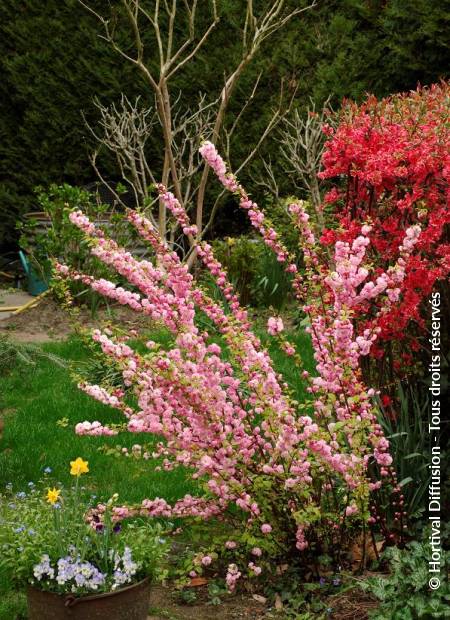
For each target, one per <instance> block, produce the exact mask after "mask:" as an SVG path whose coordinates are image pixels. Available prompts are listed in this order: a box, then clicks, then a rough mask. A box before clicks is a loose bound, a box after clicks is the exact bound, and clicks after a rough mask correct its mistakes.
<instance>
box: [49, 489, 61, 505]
mask: <svg viewBox="0 0 450 620" xmlns="http://www.w3.org/2000/svg"><path fill="white" fill-rule="evenodd" d="M60 495H61V491H60V490H59V489H55V487H53V489H48V491H47V501H48V503H49V504H56V502H57V501H58V500H59V496H60Z"/></svg>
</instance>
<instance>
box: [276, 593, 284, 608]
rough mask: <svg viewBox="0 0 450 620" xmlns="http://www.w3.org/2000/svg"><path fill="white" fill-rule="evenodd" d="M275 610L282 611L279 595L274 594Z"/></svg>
mask: <svg viewBox="0 0 450 620" xmlns="http://www.w3.org/2000/svg"><path fill="white" fill-rule="evenodd" d="M275 609H276V610H277V611H281V610H282V609H283V602H282V600H281V596H280V595H279V594H275Z"/></svg>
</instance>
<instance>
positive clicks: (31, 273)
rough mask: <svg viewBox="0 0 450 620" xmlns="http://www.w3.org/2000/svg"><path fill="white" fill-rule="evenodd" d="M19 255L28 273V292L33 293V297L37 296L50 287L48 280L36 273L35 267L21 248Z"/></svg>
mask: <svg viewBox="0 0 450 620" xmlns="http://www.w3.org/2000/svg"><path fill="white" fill-rule="evenodd" d="M19 256H20V261H21V263H22V266H23V268H24V271H25V273H26V275H27V280H28V287H27V288H28V292H29V293H30V295H33V297H37V296H38V295H40V294H41V293H43V292H44V291H46V290H47V289H48V280H47V279H45V280H43V279H42V276H41V275H40V274H37V273H36V271H35V269H34V268H33V266H32V265H30V262H29V261H28V259H27V257H26V256H25V254H24V253H23V252H22V250H19ZM45 275H46V274H45ZM44 277H45V276H44Z"/></svg>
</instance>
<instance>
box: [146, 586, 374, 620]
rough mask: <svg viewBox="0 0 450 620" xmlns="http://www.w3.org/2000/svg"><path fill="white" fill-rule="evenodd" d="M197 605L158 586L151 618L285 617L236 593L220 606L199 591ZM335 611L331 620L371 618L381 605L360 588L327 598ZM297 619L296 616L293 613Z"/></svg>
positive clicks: (252, 619) (225, 619) (223, 619)
mask: <svg viewBox="0 0 450 620" xmlns="http://www.w3.org/2000/svg"><path fill="white" fill-rule="evenodd" d="M198 597H199V601H198V602H196V603H195V604H194V605H181V604H177V602H176V600H175V596H174V592H173V591H171V590H170V588H164V587H161V586H156V587H155V588H154V589H153V590H152V595H151V602H150V606H151V609H152V611H151V615H150V616H149V617H148V620H216V619H217V618H220V620H272V619H273V620H283V619H285V618H287V617H288V616H287V614H286V612H285V611H283V609H280V610H275V609H274V608H270V607H269V606H268V605H267V604H264V603H261V602H258V601H257V600H254V599H253V598H252V597H250V596H245V595H236V596H231V597H229V598H224V599H222V603H221V605H219V606H214V605H211V604H209V603H208V601H207V597H206V593H202V592H201V591H200V592H199V593H198ZM328 601H329V603H330V607H332V609H333V611H332V612H331V613H330V615H329V616H328V618H329V620H368V617H369V616H368V613H369V612H370V611H371V610H373V609H375V608H376V606H377V604H376V602H374V600H373V599H372V598H370V596H368V595H366V594H364V593H363V592H362V591H361V590H359V589H354V590H348V591H346V592H344V593H343V594H336V595H334V596H332V597H329V599H327V603H328ZM289 617H290V618H293V617H292V616H289Z"/></svg>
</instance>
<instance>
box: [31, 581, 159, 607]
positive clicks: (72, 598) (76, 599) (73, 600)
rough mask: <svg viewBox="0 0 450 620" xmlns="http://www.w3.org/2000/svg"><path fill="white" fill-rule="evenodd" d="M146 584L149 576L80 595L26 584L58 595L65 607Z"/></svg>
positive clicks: (32, 588) (40, 590)
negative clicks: (102, 590)
mask: <svg viewBox="0 0 450 620" xmlns="http://www.w3.org/2000/svg"><path fill="white" fill-rule="evenodd" d="M146 584H149V585H150V576H147V577H144V579H141V580H140V581H136V582H135V583H130V584H129V585H127V586H125V587H123V588H118V589H117V590H111V591H110V592H100V593H99V594H82V595H79V596H77V595H76V594H73V593H72V592H67V593H64V592H61V593H58V592H52V591H51V590H43V589H42V588H37V587H36V586H34V585H31V584H28V590H37V591H39V592H45V594H51V595H53V596H59V597H61V598H64V599H65V601H66V602H65V604H66V606H67V607H73V606H74V605H76V604H77V603H84V602H89V601H93V600H97V599H101V598H106V597H111V596H114V595H115V594H121V593H122V592H126V591H127V590H132V589H133V588H136V587H138V586H143V585H146Z"/></svg>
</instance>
